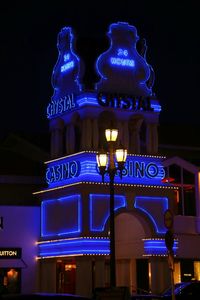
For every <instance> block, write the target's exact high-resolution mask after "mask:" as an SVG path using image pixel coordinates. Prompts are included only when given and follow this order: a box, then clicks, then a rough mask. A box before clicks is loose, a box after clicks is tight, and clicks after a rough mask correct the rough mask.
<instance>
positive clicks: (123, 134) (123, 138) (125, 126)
mask: <svg viewBox="0 0 200 300" xmlns="http://www.w3.org/2000/svg"><path fill="white" fill-rule="evenodd" d="M121 129H122V130H121V141H122V145H123V146H124V147H125V148H126V149H127V150H128V151H129V130H128V122H122V123H121Z"/></svg>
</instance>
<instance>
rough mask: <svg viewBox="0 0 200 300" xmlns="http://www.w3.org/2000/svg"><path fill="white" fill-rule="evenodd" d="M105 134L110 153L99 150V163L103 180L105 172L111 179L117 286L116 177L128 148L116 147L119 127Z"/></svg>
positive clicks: (112, 257) (113, 278)
mask: <svg viewBox="0 0 200 300" xmlns="http://www.w3.org/2000/svg"><path fill="white" fill-rule="evenodd" d="M105 135H106V140H107V142H108V153H106V152H104V151H101V152H99V153H98V154H97V164H98V168H99V172H100V174H101V176H102V180H103V182H104V176H105V174H108V175H109V179H110V180H109V187H110V286H111V287H116V266H115V223H114V179H115V175H116V174H117V173H119V175H120V178H122V172H123V169H124V163H125V161H126V157H127V150H126V149H124V148H123V147H119V148H117V149H115V142H116V140H117V136H118V130H117V129H106V130H105Z"/></svg>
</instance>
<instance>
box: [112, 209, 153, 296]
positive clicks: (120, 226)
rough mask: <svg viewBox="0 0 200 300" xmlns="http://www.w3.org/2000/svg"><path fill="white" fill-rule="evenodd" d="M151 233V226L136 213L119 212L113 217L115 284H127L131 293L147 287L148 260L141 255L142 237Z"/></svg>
mask: <svg viewBox="0 0 200 300" xmlns="http://www.w3.org/2000/svg"><path fill="white" fill-rule="evenodd" d="M151 234H152V232H151V226H149V224H148V223H147V221H145V220H144V218H141V216H140V215H138V214H134V213H121V214H119V215H118V216H116V218H115V243H116V244H115V245H116V272H117V285H118V286H129V287H130V292H131V293H133V292H135V291H138V289H140V290H141V289H144V290H147V289H148V284H149V283H148V260H147V259H145V258H144V257H143V254H144V246H143V239H144V238H146V237H149V236H151ZM141 268H142V272H140V269H141ZM140 274H142V276H143V278H140V277H141V276H140ZM143 281H144V283H142V282H143Z"/></svg>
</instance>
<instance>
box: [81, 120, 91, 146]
mask: <svg viewBox="0 0 200 300" xmlns="http://www.w3.org/2000/svg"><path fill="white" fill-rule="evenodd" d="M81 128H82V130H81V131H82V135H81V136H82V138H81V149H82V150H92V121H91V119H90V118H85V119H83V120H82V127H81Z"/></svg>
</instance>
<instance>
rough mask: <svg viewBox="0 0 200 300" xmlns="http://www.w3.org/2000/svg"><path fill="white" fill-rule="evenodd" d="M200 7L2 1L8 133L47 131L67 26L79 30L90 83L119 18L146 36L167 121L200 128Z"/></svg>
mask: <svg viewBox="0 0 200 300" xmlns="http://www.w3.org/2000/svg"><path fill="white" fill-rule="evenodd" d="M2 3H3V4H2ZM108 3H109V5H110V7H109V8H108V7H107V4H108ZM199 11H200V9H199V4H198V1H196V0H195V1H193V0H188V1H184V0H182V1H181V0H180V1H177V0H176V1H175V0H173V1H158V0H152V1H142V0H138V1H134V0H130V1H129V0H124V1H86V0H84V1H76V0H73V1H71V3H70V1H66V0H65V1H61V0H57V1H41V0H40V1H37V0H35V1H26V2H25V1H20V0H18V1H10V2H9V1H4V2H1V4H0V22H1V26H0V30H1V43H0V45H1V55H0V60H1V67H0V68H1V72H0V74H1V110H0V112H1V115H0V126H1V134H2V133H7V132H10V131H11V132H12V131H16V130H19V131H20V130H22V131H26V132H29V131H30V132H45V131H48V121H47V119H46V106H47V104H48V103H49V101H50V99H51V96H52V95H53V89H52V86H51V73H52V70H53V67H54V65H55V63H56V61H57V58H58V51H57V46H56V43H57V34H58V33H59V31H60V30H61V29H62V27H65V26H66V27H67V26H71V27H73V29H74V31H75V34H76V38H77V43H76V52H77V53H78V54H79V55H80V56H81V57H82V58H83V59H84V60H85V63H86V69H87V72H86V74H85V78H84V80H85V82H86V83H87V82H88V81H89V80H94V79H95V74H94V68H93V65H94V62H95V59H96V58H97V56H98V55H99V54H100V53H101V52H103V51H104V50H106V49H107V47H108V45H109V44H108V39H107V37H106V33H107V31H108V28H109V25H110V24H111V23H113V22H118V21H123V22H128V23H129V24H130V25H134V26H135V27H136V28H137V32H138V35H139V37H140V38H145V39H146V41H147V46H148V51H147V61H148V63H149V64H150V65H152V67H153V69H154V71H155V76H156V78H155V84H154V89H153V91H154V92H155V94H156V95H157V97H158V99H159V100H160V104H161V105H162V112H161V115H160V123H173V124H174V123H177V124H190V125H198V126H200V117H199V116H200V105H199V102H200V97H199V94H200V93H199V89H200V83H199V81H200V76H199V74H200V71H199V70H200V60H199V56H200V34H199V26H198V25H199V18H200V17H199Z"/></svg>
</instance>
